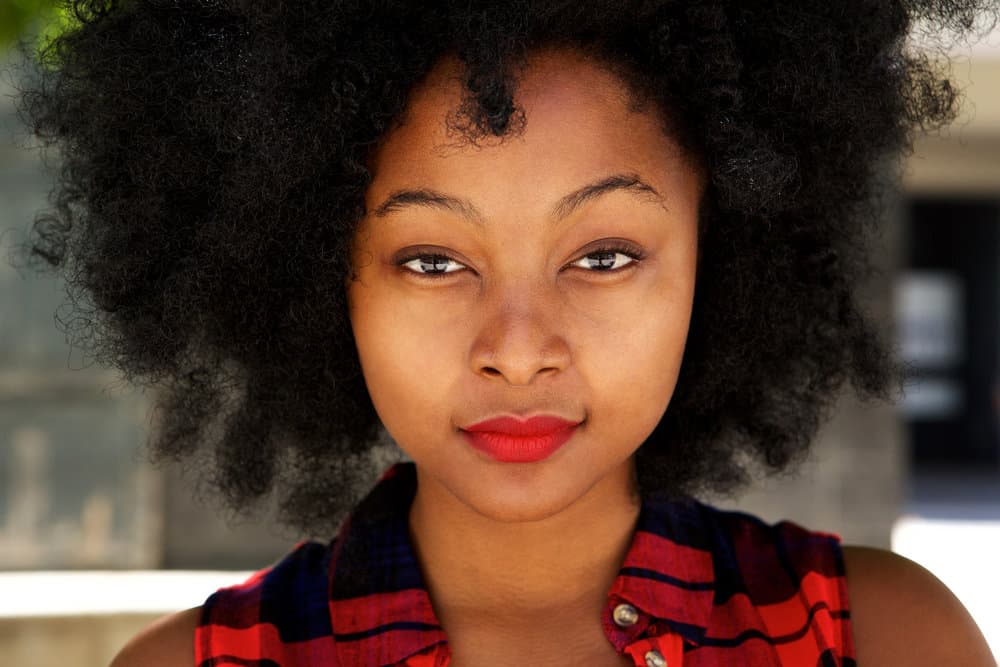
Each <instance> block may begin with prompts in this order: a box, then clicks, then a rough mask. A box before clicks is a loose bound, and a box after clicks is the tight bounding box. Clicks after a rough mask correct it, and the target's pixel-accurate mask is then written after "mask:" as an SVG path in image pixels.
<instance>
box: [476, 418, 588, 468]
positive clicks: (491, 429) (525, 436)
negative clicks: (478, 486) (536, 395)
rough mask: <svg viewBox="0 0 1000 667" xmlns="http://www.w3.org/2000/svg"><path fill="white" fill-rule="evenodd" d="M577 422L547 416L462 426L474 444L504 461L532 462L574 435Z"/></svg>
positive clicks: (546, 456)
mask: <svg viewBox="0 0 1000 667" xmlns="http://www.w3.org/2000/svg"><path fill="white" fill-rule="evenodd" d="M579 424H580V422H572V421H567V420H565V419H562V418H560V417H554V416H550V415H539V416H537V417H532V418H531V419H528V420H526V421H522V420H520V419H516V418H514V417H496V418H494V419H487V420H486V421H482V422H479V423H478V424H472V425H471V426H466V427H465V428H464V429H462V435H464V436H465V438H466V440H468V441H469V444H471V445H472V446H473V447H475V448H476V449H478V450H479V451H481V452H484V453H486V454H488V455H489V456H491V457H493V458H494V459H496V460H497V461H502V462H504V463H533V462H535V461H541V460H543V459H546V458H548V457H549V456H551V455H552V454H553V453H554V452H555V451H556V450H557V449H559V448H560V447H562V446H563V444H565V443H566V441H567V440H569V439H570V438H571V437H573V433H575V432H576V427H577V426H579Z"/></svg>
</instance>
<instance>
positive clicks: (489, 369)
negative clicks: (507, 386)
mask: <svg viewBox="0 0 1000 667" xmlns="http://www.w3.org/2000/svg"><path fill="white" fill-rule="evenodd" d="M483 372H484V373H486V374H487V375H501V373H500V371H498V370H497V369H495V368H493V367H492V366H487V367H486V368H484V369H483Z"/></svg>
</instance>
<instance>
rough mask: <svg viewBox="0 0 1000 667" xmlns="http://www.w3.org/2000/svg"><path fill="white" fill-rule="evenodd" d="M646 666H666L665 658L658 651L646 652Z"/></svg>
mask: <svg viewBox="0 0 1000 667" xmlns="http://www.w3.org/2000/svg"><path fill="white" fill-rule="evenodd" d="M645 657H646V667H667V660H666V658H664V657H663V654H662V653H660V652H659V651H647V652H646V656H645Z"/></svg>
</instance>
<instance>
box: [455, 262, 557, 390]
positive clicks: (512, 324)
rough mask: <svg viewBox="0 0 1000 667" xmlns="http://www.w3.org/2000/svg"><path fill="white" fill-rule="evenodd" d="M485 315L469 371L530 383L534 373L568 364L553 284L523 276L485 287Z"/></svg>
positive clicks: (520, 382)
mask: <svg viewBox="0 0 1000 667" xmlns="http://www.w3.org/2000/svg"><path fill="white" fill-rule="evenodd" d="M483 297H484V317H483V318H482V319H481V320H480V323H479V331H478V335H477V337H476V339H475V342H474V344H473V348H472V350H471V362H472V370H473V371H474V372H477V373H480V374H485V375H487V376H494V377H500V376H502V377H503V378H505V379H506V380H507V382H509V383H511V384H529V383H530V382H531V381H532V380H533V379H534V377H535V376H536V375H539V374H541V373H552V372H553V371H558V370H562V369H564V368H565V367H566V366H567V365H568V364H569V360H570V349H569V345H568V342H567V340H566V336H565V334H566V331H565V328H564V326H563V325H562V319H563V318H562V306H561V299H560V298H559V295H558V292H557V291H556V288H555V286H554V285H546V284H545V283H544V282H543V281H540V280H538V279H537V277H535V278H532V277H531V276H528V275H522V276H519V277H512V278H510V279H508V280H505V281H504V282H503V283H502V284H496V285H493V286H492V287H491V288H488V289H487V292H486V294H484V295H483Z"/></svg>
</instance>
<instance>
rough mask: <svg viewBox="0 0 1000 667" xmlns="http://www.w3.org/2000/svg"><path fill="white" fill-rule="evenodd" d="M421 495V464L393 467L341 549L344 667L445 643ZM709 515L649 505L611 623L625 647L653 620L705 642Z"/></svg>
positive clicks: (345, 530)
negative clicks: (418, 537) (414, 514)
mask: <svg viewBox="0 0 1000 667" xmlns="http://www.w3.org/2000/svg"><path fill="white" fill-rule="evenodd" d="M415 493H416V467H415V465H414V464H413V463H411V462H403V463H397V464H395V465H393V466H391V467H390V468H389V469H387V470H386V471H385V472H384V473H383V474H382V476H381V477H380V478H379V481H378V483H377V484H376V485H375V487H374V488H373V489H372V490H371V492H370V493H369V494H368V495H367V496H366V497H365V498H364V499H363V500H362V501H361V502H360V503H359V504H358V506H357V507H356V508H355V509H354V511H353V512H352V513H351V515H350V516H349V517H348V518H347V519H346V520H345V521H344V523H343V525H342V526H341V529H340V532H339V534H338V536H337V538H336V539H335V540H334V542H333V543H332V549H333V552H332V557H331V559H330V581H329V603H330V620H331V627H332V630H333V635H334V644H335V646H336V650H337V657H338V658H339V659H340V662H339V663H338V664H367V665H391V664H396V663H400V662H402V661H403V660H405V659H406V658H408V657H409V656H411V655H414V654H416V653H420V652H422V651H426V650H427V649H428V648H430V647H432V646H434V645H435V644H440V643H443V642H445V641H446V637H445V634H444V630H443V628H442V627H441V624H440V621H439V620H438V618H437V616H436V615H435V613H434V610H433V608H432V606H431V601H430V597H429V595H428V592H427V588H426V585H425V583H424V580H423V576H422V574H421V572H420V566H419V563H418V561H417V558H416V553H415V551H414V548H413V544H412V542H411V540H410V535H409V522H408V514H409V508H410V505H411V503H412V501H413V497H414V495H415ZM701 509H702V506H701V505H699V504H698V503H696V502H694V501H667V500H657V499H644V500H643V502H642V508H641V510H640V513H639V519H638V522H637V524H636V531H635V534H634V535H633V539H632V543H631V545H630V546H629V549H628V552H627V553H626V556H625V560H624V562H623V563H622V567H621V570H620V572H619V574H618V576H617V577H616V579H615V581H614V583H613V584H612V586H611V589H610V590H609V592H608V605H607V607H606V609H605V612H604V615H603V619H602V621H603V624H604V627H605V632H606V634H607V635H608V639H609V640H610V641H611V642H612V643H613V644H614V645H615V646H616V648H617V649H618V650H619V651H620V650H623V648H624V646H625V645H626V644H627V643H629V642H631V641H633V640H634V639H635V638H636V637H637V636H639V635H640V634H642V633H643V632H645V631H646V629H647V628H649V627H650V625H651V624H653V625H656V624H659V625H660V626H663V625H666V626H667V627H669V628H670V629H672V630H674V631H675V632H677V633H679V634H680V635H681V636H683V637H684V639H685V640H687V641H688V642H691V643H694V644H697V643H700V641H701V638H702V637H703V636H704V634H705V629H706V627H707V625H708V618H709V615H710V614H711V611H712V601H713V597H714V589H715V580H714V567H713V560H712V551H713V550H712V545H711V544H709V543H708V539H709V537H708V536H707V535H706V531H705V529H704V517H703V516H701ZM619 604H629V605H632V606H634V607H635V608H636V610H637V611H638V612H639V615H640V619H639V621H637V622H636V623H635V624H634V625H632V626H630V627H628V628H621V627H618V626H617V625H616V624H614V623H613V622H612V620H611V618H612V611H613V609H614V607H615V606H617V605H619Z"/></svg>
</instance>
